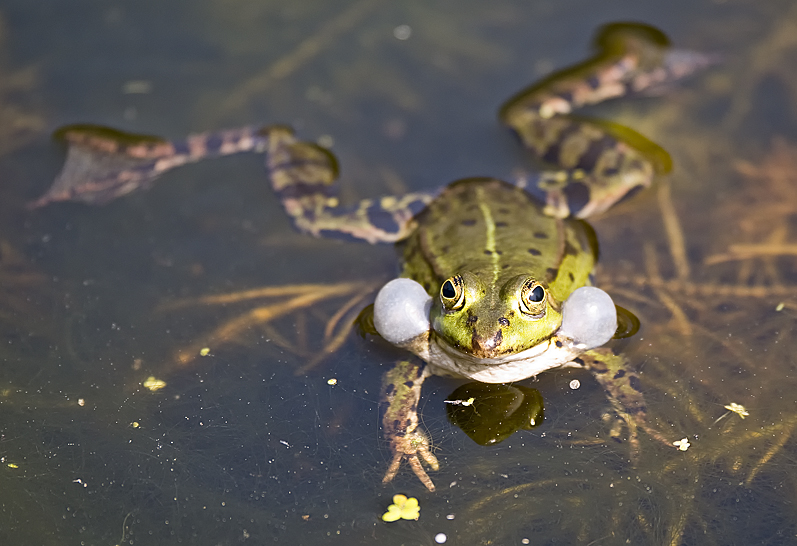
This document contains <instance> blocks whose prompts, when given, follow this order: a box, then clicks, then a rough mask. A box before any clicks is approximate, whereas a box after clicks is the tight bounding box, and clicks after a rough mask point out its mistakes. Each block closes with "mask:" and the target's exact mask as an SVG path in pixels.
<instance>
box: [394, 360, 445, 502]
mask: <svg viewBox="0 0 797 546" xmlns="http://www.w3.org/2000/svg"><path fill="white" fill-rule="evenodd" d="M428 370H429V368H428V366H426V365H425V364H424V363H423V362H421V361H419V360H417V359H413V360H411V361H409V360H403V361H401V362H399V363H398V364H396V366H394V367H393V368H392V369H391V370H390V371H388V372H386V373H385V376H384V378H383V381H382V398H383V400H384V401H385V402H386V404H387V408H386V409H385V414H384V416H383V417H382V434H383V435H384V437H385V439H386V440H387V441H388V443H389V444H390V450H391V451H392V452H393V460H392V461H391V462H390V466H389V467H388V469H387V472H386V473H385V477H384V478H383V479H382V483H388V482H390V481H391V480H392V479H393V478H394V477H395V476H396V473H397V472H398V470H399V467H400V466H401V461H402V460H403V459H404V458H405V457H406V459H407V462H409V464H410V467H411V468H412V470H413V472H415V475H416V476H418V479H420V480H421V482H422V483H423V484H424V485H425V486H426V488H427V489H428V490H429V491H434V483H432V480H431V478H429V475H428V474H427V473H426V470H424V468H423V466H422V465H421V461H420V459H419V457H418V456H419V455H420V458H422V459H423V460H424V462H426V464H428V465H429V466H430V467H431V468H432V469H433V470H438V469H439V468H440V465H439V464H438V462H437V457H435V456H434V454H433V453H432V452H431V450H430V446H429V437H428V435H427V434H426V432H425V431H424V430H423V429H420V428H418V402H419V400H420V398H421V385H423V382H424V380H425V379H426V378H427V377H429V375H431V374H430V373H429V371H428Z"/></svg>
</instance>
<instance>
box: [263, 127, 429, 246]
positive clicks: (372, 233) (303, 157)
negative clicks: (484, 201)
mask: <svg viewBox="0 0 797 546" xmlns="http://www.w3.org/2000/svg"><path fill="white" fill-rule="evenodd" d="M262 133H263V134H264V135H266V136H267V142H268V144H267V147H266V151H267V154H266V170H267V171H268V174H269V178H270V179H271V186H272V188H273V189H274V192H275V193H276V194H277V196H278V197H279V199H280V201H282V206H283V207H284V209H285V212H286V213H287V214H288V216H290V217H291V219H292V220H293V223H294V225H295V226H296V228H297V229H298V230H299V231H303V232H305V233H309V234H311V235H315V236H316V237H339V238H349V239H351V238H353V239H363V240H365V241H368V242H369V243H394V242H396V241H400V240H402V239H404V238H406V237H407V236H408V235H409V234H410V233H411V232H412V231H413V230H414V229H415V215H416V214H418V213H419V212H420V211H421V210H423V209H424V208H425V207H426V205H428V204H429V203H430V202H431V201H432V200H433V199H434V198H435V197H436V196H437V194H438V193H439V191H431V192H414V193H408V194H405V195H403V196H400V197H392V196H389V197H381V198H377V199H364V200H362V201H360V202H359V203H356V204H354V205H352V206H348V207H345V206H341V205H340V202H339V201H338V197H337V178H338V163H337V160H336V159H335V156H334V155H332V153H331V152H330V151H329V150H326V149H324V148H322V147H320V146H318V145H317V144H314V143H312V142H307V141H302V140H298V139H297V138H296V137H295V136H294V134H293V131H291V129H290V128H288V127H282V126H273V127H267V128H265V129H263V131H262Z"/></svg>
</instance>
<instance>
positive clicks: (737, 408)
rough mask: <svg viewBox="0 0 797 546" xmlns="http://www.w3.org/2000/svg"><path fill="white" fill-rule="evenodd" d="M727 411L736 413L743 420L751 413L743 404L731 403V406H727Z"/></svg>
mask: <svg viewBox="0 0 797 546" xmlns="http://www.w3.org/2000/svg"><path fill="white" fill-rule="evenodd" d="M725 409H726V410H728V411H732V412H733V413H735V414H736V415H738V416H739V417H741V418H742V419H744V418H745V417H747V416H748V415H750V412H749V411H747V408H745V407H744V406H743V405H741V404H737V403H736V402H731V403H730V404H728V405H727V406H725Z"/></svg>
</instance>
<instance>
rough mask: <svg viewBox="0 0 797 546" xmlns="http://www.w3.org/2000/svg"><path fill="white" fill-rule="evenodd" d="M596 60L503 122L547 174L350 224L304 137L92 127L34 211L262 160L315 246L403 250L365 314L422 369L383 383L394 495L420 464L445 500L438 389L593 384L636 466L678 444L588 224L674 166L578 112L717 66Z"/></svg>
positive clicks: (684, 59) (643, 39) (613, 45)
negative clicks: (551, 373) (165, 177)
mask: <svg viewBox="0 0 797 546" xmlns="http://www.w3.org/2000/svg"><path fill="white" fill-rule="evenodd" d="M594 46H595V50H596V51H595V54H594V55H593V56H591V57H589V58H588V59H587V60H585V61H583V62H581V63H578V64H576V65H575V66H572V67H569V68H565V69H563V70H560V71H557V72H554V73H552V74H550V75H549V76H547V77H545V78H543V79H542V80H541V81H539V82H537V83H535V84H533V85H531V86H530V87H528V88H527V89H524V90H522V91H520V92H519V93H517V94H516V95H515V96H513V97H511V98H510V99H509V100H508V101H506V103H504V105H503V106H501V108H500V110H499V114H498V117H499V119H500V121H501V122H502V123H503V124H504V125H506V126H507V127H508V128H509V129H511V130H512V131H513V132H514V133H515V134H516V135H517V137H518V138H519V140H520V142H521V143H522V144H523V145H524V146H525V148H527V149H528V150H530V151H531V152H532V154H533V155H535V156H536V157H537V158H538V159H539V160H540V161H541V162H542V163H543V164H544V165H545V166H546V168H543V169H541V170H539V171H538V172H536V173H533V174H530V175H525V176H522V177H518V178H516V179H515V180H511V181H502V180H498V179H495V178H492V177H474V178H466V179H462V180H458V181H455V182H453V183H450V184H448V185H445V186H442V187H440V188H437V189H433V190H429V191H419V192H411V193H407V194H404V195H401V196H384V197H380V198H374V199H364V200H362V201H360V202H358V203H355V204H354V205H348V206H346V205H343V204H341V203H340V201H339V199H338V197H337V187H338V181H337V179H338V174H339V169H338V164H337V160H336V158H335V156H334V155H333V154H332V153H331V152H330V151H329V150H327V149H326V148H323V147H321V146H319V145H317V144H315V143H313V142H310V141H305V140H301V139H299V138H298V137H296V135H295V133H294V131H293V130H292V129H291V128H290V127H288V126H282V125H269V126H265V127H261V128H254V127H246V128H242V129H234V130H228V131H224V132H217V133H206V134H201V135H192V136H190V137H188V138H187V139H186V140H185V141H182V142H169V141H166V140H164V139H160V138H158V137H152V136H148V135H132V134H129V133H124V132H122V131H118V130H115V129H110V128H102V127H95V126H85V125H79V126H68V127H65V128H63V129H62V130H60V131H58V132H57V136H58V137H59V138H61V139H62V140H65V141H66V142H67V143H68V145H69V148H68V153H67V161H66V163H65V165H64V168H63V169H62V171H61V173H60V174H59V176H58V177H57V178H56V180H55V183H54V184H53V186H52V187H51V189H50V190H49V191H48V192H47V193H46V194H45V195H44V196H43V197H42V198H40V199H39V200H37V201H35V202H34V203H32V207H34V208H35V207H40V206H43V205H46V204H48V203H51V202H54V201H61V200H77V201H82V202H85V203H91V204H98V203H105V202H108V201H110V200H112V199H115V198H116V197H119V196H121V195H124V194H126V193H129V192H130V191H133V190H135V189H138V188H140V187H145V186H148V185H150V184H151V183H152V182H153V181H154V180H155V179H156V178H157V177H159V176H160V175H162V174H163V173H164V172H166V171H167V170H169V169H171V168H174V167H176V166H179V165H183V164H186V163H190V162H192V161H198V160H200V159H205V158H208V157H213V156H220V155H227V154H231V153H238V152H244V151H250V152H257V153H263V154H265V166H266V171H267V174H268V178H269V181H270V184H271V186H272V188H273V190H274V192H275V193H276V195H277V197H278V199H279V200H280V202H281V203H282V206H283V208H284V210H285V212H286V213H287V215H288V216H289V217H290V219H291V220H292V222H293V224H294V226H295V227H296V228H297V229H298V230H299V231H301V232H304V233H308V234H310V235H314V236H317V237H338V238H341V237H342V238H347V239H355V240H364V241H367V242H369V243H372V244H373V243H393V244H396V246H397V249H398V252H399V255H400V262H401V264H400V273H399V275H398V277H397V278H396V279H394V280H392V281H390V282H388V283H387V284H385V285H384V286H383V287H382V288H381V289H380V290H379V292H378V293H377V295H376V298H375V301H374V303H373V306H372V307H369V308H368V309H367V310H366V312H365V323H368V324H372V325H373V328H372V330H371V333H374V334H377V335H378V336H380V337H381V338H383V339H384V340H385V341H386V342H388V343H390V344H392V345H394V346H396V347H398V348H400V349H402V350H405V351H407V352H408V353H410V354H412V355H413V357H412V358H408V359H402V360H401V361H400V362H398V363H397V364H396V365H394V366H393V367H392V368H391V369H390V370H388V371H387V372H386V373H385V374H384V378H383V385H382V397H381V398H382V400H383V402H384V405H385V409H384V412H383V417H382V434H383V437H384V439H385V440H386V442H387V444H388V445H389V448H390V451H391V455H392V457H391V461H390V463H389V464H388V468H387V470H386V472H385V475H384V478H383V480H382V481H383V483H385V484H387V483H390V482H391V481H392V480H393V479H394V478H395V476H396V475H397V473H398V471H399V470H400V468H401V466H402V463H403V462H404V461H406V462H407V464H408V465H409V467H410V468H411V470H412V471H413V472H414V474H415V475H416V476H417V478H418V479H419V480H420V481H421V483H422V484H423V485H424V486H425V487H426V488H427V489H428V490H429V491H434V490H435V485H434V482H433V481H432V479H431V478H430V476H429V474H428V472H427V470H426V469H425V468H424V464H425V465H426V466H428V467H429V468H430V469H431V470H435V471H436V470H439V461H438V460H437V458H436V456H435V455H434V453H433V451H432V448H431V441H430V438H429V435H428V433H427V432H426V431H425V430H423V429H422V428H421V427H420V424H419V421H420V420H419V414H418V405H419V401H420V399H421V391H422V386H423V383H424V381H425V380H426V379H427V378H429V377H431V376H435V375H436V376H450V377H456V378H465V379H469V380H473V381H478V382H483V383H494V384H504V383H513V382H517V381H522V380H525V379H529V378H534V377H536V376H537V375H538V374H540V373H543V372H546V371H548V370H551V369H555V368H560V367H566V366H571V367H572V366H574V367H580V368H583V369H585V370H587V371H589V372H590V373H591V374H592V375H593V376H594V377H595V378H596V380H597V381H598V382H599V383H600V384H601V386H602V387H603V389H604V390H605V392H606V395H607V398H608V401H609V404H610V405H611V407H612V408H613V410H614V412H615V413H616V414H617V416H618V417H619V418H620V420H621V421H622V422H623V424H624V425H625V426H626V427H627V429H628V431H629V433H628V437H629V441H630V443H631V444H632V446H631V449H632V451H633V450H638V442H639V440H638V431H640V430H643V431H645V432H646V433H648V434H649V435H651V436H652V437H654V438H655V439H657V440H660V441H662V442H665V443H668V444H671V443H672V442H670V441H669V439H667V438H666V437H665V436H664V435H663V434H661V433H660V432H658V431H657V430H655V429H654V428H653V427H651V426H649V425H648V424H647V411H646V406H645V401H644V396H643V394H642V390H643V389H642V387H641V380H640V376H639V374H638V373H637V372H636V371H635V370H634V369H633V367H632V366H630V365H629V363H628V361H627V359H625V358H624V357H623V356H622V355H620V354H617V353H616V352H614V351H613V350H612V349H611V348H610V347H607V346H606V344H608V343H609V342H610V340H611V339H612V338H614V337H619V336H620V335H621V334H622V333H621V332H620V331H621V330H622V325H618V310H620V311H622V309H621V308H619V307H617V306H616V305H615V304H614V302H613V300H612V298H611V296H610V295H609V294H607V293H606V292H604V291H603V290H601V289H600V288H597V287H595V286H593V284H594V283H593V271H594V268H595V265H596V263H597V260H598V254H599V252H598V243H597V237H596V234H595V232H594V230H593V229H592V227H591V226H590V225H589V224H588V223H587V222H586V220H585V219H586V218H591V217H593V216H596V215H599V214H600V213H603V212H605V211H606V210H608V209H609V208H611V207H612V206H613V205H615V204H616V203H617V202H618V201H620V200H621V199H625V198H627V197H628V196H629V195H630V194H632V193H634V192H635V191H637V190H639V189H644V188H647V187H649V186H650V185H651V184H652V183H653V181H654V180H655V179H656V178H657V177H661V176H664V175H666V174H667V173H668V172H669V171H670V169H671V167H672V161H671V159H670V156H669V154H668V153H667V152H666V150H664V149H663V148H662V147H661V146H659V145H657V144H656V143H654V142H652V141H651V140H649V139H648V138H646V137H645V136H643V135H641V134H640V133H638V132H636V131H635V130H633V129H631V128H628V127H625V126H622V125H619V124H616V123H613V122H610V121H605V120H601V119H594V118H587V117H584V116H580V115H576V114H574V113H573V112H574V111H575V110H576V109H578V108H581V107H583V106H587V105H591V104H597V103H600V102H603V101H606V100H609V99H614V98H620V97H626V96H633V95H640V94H648V93H655V92H658V91H660V90H661V89H663V88H664V87H665V86H667V85H669V84H670V83H671V82H673V81H676V80H679V79H681V78H683V77H685V76H688V75H690V74H692V73H694V72H696V71H698V70H699V69H702V68H703V67H705V66H707V65H709V64H711V63H712V61H711V59H710V58H709V57H708V56H706V55H702V54H699V53H696V52H691V51H686V50H677V49H673V48H671V46H670V43H669V40H668V38H667V37H666V35H665V34H664V33H663V32H662V31H660V30H659V29H657V28H655V27H653V26H650V25H647V24H644V23H636V22H617V23H610V24H607V25H605V26H603V27H602V28H600V29H599V31H598V32H597V34H596V37H595V39H594ZM540 196H542V197H541V198H540ZM621 317H622V313H621ZM612 435H613V436H616V435H617V436H619V434H616V433H613V434H612Z"/></svg>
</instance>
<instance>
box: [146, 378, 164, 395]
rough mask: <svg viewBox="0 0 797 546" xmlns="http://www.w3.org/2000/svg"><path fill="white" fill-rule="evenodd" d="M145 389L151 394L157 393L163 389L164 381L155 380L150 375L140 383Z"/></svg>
mask: <svg viewBox="0 0 797 546" xmlns="http://www.w3.org/2000/svg"><path fill="white" fill-rule="evenodd" d="M142 385H143V386H144V388H145V389H149V390H151V391H152V392H155V391H159V390H161V389H162V388H163V387H165V386H166V381H164V380H162V379H156V378H155V376H154V375H150V376H149V377H148V378H147V380H146V381H144V382H143V383H142Z"/></svg>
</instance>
